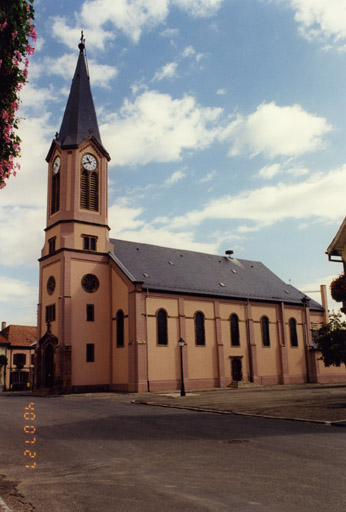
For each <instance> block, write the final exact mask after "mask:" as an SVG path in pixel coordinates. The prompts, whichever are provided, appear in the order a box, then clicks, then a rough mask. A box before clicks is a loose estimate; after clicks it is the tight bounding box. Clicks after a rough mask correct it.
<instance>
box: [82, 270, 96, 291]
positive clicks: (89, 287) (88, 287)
mask: <svg viewBox="0 0 346 512" xmlns="http://www.w3.org/2000/svg"><path fill="white" fill-rule="evenodd" d="M99 286H100V283H99V280H98V279H97V277H96V276H95V275H94V274H85V276H83V278H82V288H83V290H85V291H86V292H88V293H93V292H96V291H97V290H98V287H99Z"/></svg>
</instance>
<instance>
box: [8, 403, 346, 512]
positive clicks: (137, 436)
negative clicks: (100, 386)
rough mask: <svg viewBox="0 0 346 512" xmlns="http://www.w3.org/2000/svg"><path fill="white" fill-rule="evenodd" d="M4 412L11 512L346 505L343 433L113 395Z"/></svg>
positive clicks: (204, 511) (286, 509)
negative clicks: (176, 407)
mask: <svg viewBox="0 0 346 512" xmlns="http://www.w3.org/2000/svg"><path fill="white" fill-rule="evenodd" d="M30 404H31V405H30ZM0 411H1V416H0V417H1V423H0V440H1V444H0V475H1V477H0V497H1V498H2V500H3V502H5V503H6V505H7V506H8V507H9V509H10V510H11V511H15V512H16V511H18V512H19V511H25V512H31V511H35V512H46V511H49V512H70V511H73V512H79V511H81V512H96V511H104V512H112V511H116V512H118V511H119V512H136V511H139V512H149V511H150V512H152V511H157V512H161V511H162V512H165V511H167V512H185V511H186V512H187V511H189V512H191V511H192V512H193V511H196V512H197V511H198V512H209V511H210V512H211V511H215V512H216V511H218V512H224V511H237V512H238V511H239V512H243V511H244V512H248V511H252V510H254V511H259V512H262V511H273V512H274V511H275V512H278V511H279V512H293V511H294V512H296V511H304V512H309V511H311V512H312V511H314V512H316V511H321V512H323V511H326V512H327V511H328V512H341V511H344V510H345V507H346V479H345V460H346V457H345V455H346V437H345V435H346V431H345V429H344V428H338V427H333V426H332V427H330V426H326V425H322V424H321V425H319V424H312V423H300V422H294V421H283V420H273V419H261V418H250V417H245V416H234V415H223V414H213V413H208V412H195V411H188V410H179V409H171V408H162V407H152V406H148V405H141V404H133V403H131V397H130V398H129V396H128V395H124V396H122V395H112V394H101V395H91V394H90V395H70V396H61V397H49V398H48V397H31V398H29V397H25V396H0ZM25 414H26V416H25V418H24V415H25ZM25 450H28V452H29V453H28V452H26V456H24V452H25ZM35 463H36V467H31V466H34V465H35ZM25 466H29V467H25ZM1 507H2V505H1V501H0V511H1V510H2V508H1ZM4 510H6V509H4Z"/></svg>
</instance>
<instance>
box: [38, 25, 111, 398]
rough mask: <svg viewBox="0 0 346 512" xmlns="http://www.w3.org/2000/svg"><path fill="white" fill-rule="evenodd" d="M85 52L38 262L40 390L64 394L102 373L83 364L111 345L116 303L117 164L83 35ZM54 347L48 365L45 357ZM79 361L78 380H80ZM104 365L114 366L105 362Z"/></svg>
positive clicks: (55, 158)
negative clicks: (112, 231)
mask: <svg viewBox="0 0 346 512" xmlns="http://www.w3.org/2000/svg"><path fill="white" fill-rule="evenodd" d="M78 48H79V56H78V61H77V66H76V70H75V73H74V77H73V80H72V85H71V90H70V94H69V98H68V101H67V105H66V109H65V113H64V116H63V120H62V123H61V127H60V131H59V132H58V133H56V136H55V139H54V140H53V141H52V144H51V147H50V149H49V152H48V155H47V157H46V161H47V163H48V194H47V222H46V228H45V244H44V247H43V249H42V253H41V258H40V260H39V261H40V297H39V307H38V335H39V339H40V342H39V344H38V345H39V346H38V352H37V358H38V364H37V367H38V371H37V386H38V387H57V388H62V389H65V390H69V389H70V388H71V386H72V387H73V385H74V382H73V381H74V380H75V384H76V385H83V375H84V373H85V372H89V375H90V371H91V370H92V371H95V372H96V373H99V371H100V368H99V367H98V366H99V365H89V366H88V365H87V367H84V366H83V363H85V362H92V361H91V359H93V358H94V357H95V355H94V354H95V350H96V345H97V338H99V337H100V336H103V340H104V341H105V340H106V339H107V336H108V328H107V322H108V319H106V317H105V314H106V311H107V307H108V306H107V304H103V301H104V299H105V297H109V292H108V291H107V286H109V283H108V282H107V277H106V276H108V270H106V268H107V269H108V253H109V251H111V250H113V246H112V245H111V243H110V242H109V227H108V198H107V195H108V162H109V160H110V156H109V154H108V152H107V151H106V149H105V148H104V146H103V144H102V140H101V136H100V131H99V127H98V123H97V118H96V112H95V107H94V102H93V98H92V93H91V88H90V78H89V71H88V63H87V58H86V53H85V40H84V38H83V33H82V37H81V42H80V44H79V46H78ZM97 310H98V315H96V311H97ZM94 331H95V333H94ZM96 333H97V334H96ZM101 333H102V334H101ZM48 346H50V348H49V351H48V352H49V358H48V356H47V357H45V351H46V350H48V349H47V347H48ZM87 346H89V348H87ZM91 346H92V348H90V347H91ZM87 350H89V353H88V354H87V355H85V352H86V351H87ZM48 352H47V354H48ZM100 354H101V348H100V347H99V355H98V360H99V364H100V362H101V359H102V360H103V359H105V358H106V355H105V353H104V354H103V356H102V357H101V355H100ZM48 359H49V361H50V362H49V361H48ZM74 360H75V361H76V362H77V361H78V373H79V375H77V376H76V378H75V379H74V378H73V377H72V370H73V364H74ZM102 364H103V365H104V367H105V366H107V362H106V360H105V361H103V363H102ZM96 366H97V367H96ZM96 380H98V381H100V379H99V376H98V378H96V377H95V381H96ZM89 381H90V379H89ZM91 381H92V378H91ZM48 384H50V385H49V386H48Z"/></svg>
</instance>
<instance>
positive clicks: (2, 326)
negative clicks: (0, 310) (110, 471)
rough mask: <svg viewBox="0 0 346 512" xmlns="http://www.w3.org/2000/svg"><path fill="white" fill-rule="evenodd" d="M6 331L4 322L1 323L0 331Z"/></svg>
mask: <svg viewBox="0 0 346 512" xmlns="http://www.w3.org/2000/svg"><path fill="white" fill-rule="evenodd" d="M4 329H6V322H1V330H2V331H3V330H4Z"/></svg>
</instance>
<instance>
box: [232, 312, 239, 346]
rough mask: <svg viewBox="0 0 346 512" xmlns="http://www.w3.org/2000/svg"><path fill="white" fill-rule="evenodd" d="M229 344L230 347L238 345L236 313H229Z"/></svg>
mask: <svg viewBox="0 0 346 512" xmlns="http://www.w3.org/2000/svg"><path fill="white" fill-rule="evenodd" d="M230 321H231V345H232V347H239V346H240V339H239V319H238V316H237V315H236V314H233V315H231V318H230Z"/></svg>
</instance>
